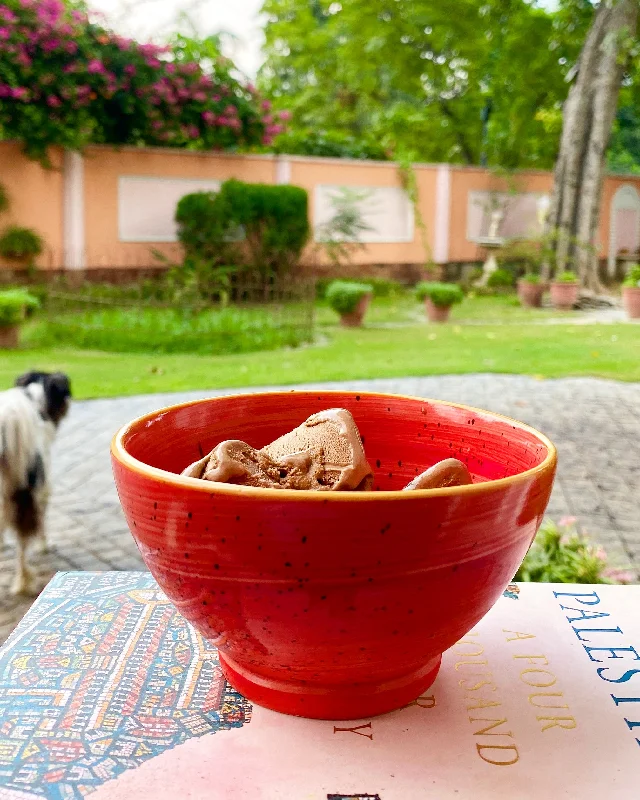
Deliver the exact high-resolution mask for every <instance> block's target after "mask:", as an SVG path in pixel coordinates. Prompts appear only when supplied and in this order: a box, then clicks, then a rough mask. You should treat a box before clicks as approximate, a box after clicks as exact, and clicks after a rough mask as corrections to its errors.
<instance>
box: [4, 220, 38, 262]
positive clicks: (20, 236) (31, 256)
mask: <svg viewBox="0 0 640 800" xmlns="http://www.w3.org/2000/svg"><path fill="white" fill-rule="evenodd" d="M42 250H43V242H42V237H41V236H39V235H38V234H37V233H36V232H35V231H32V230H31V228H20V227H19V226H18V225H11V226H10V227H8V228H6V229H5V230H4V231H3V232H2V234H1V235H0V256H2V257H3V258H6V259H9V260H10V261H14V262H17V263H18V264H19V265H20V266H21V267H27V268H31V267H33V262H34V261H35V259H36V258H37V257H38V256H39V255H40V254H41V253H42Z"/></svg>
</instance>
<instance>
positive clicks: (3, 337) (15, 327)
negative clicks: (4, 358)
mask: <svg viewBox="0 0 640 800" xmlns="http://www.w3.org/2000/svg"><path fill="white" fill-rule="evenodd" d="M39 305H40V303H39V302H38V299H37V298H36V297H34V296H33V295H32V294H29V292H27V291H25V290H24V289H7V290H5V291H3V292H0V349H4V350H8V349H11V348H14V347H17V346H18V339H19V332H20V324H21V323H22V321H23V320H24V319H25V317H26V315H27V310H28V309H33V308H37V307H38V306H39Z"/></svg>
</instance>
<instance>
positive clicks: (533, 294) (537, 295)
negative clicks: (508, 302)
mask: <svg viewBox="0 0 640 800" xmlns="http://www.w3.org/2000/svg"><path fill="white" fill-rule="evenodd" d="M545 289H546V286H545V285H544V283H530V282H529V281H524V280H522V281H518V300H520V302H521V303H522V305H523V306H525V308H540V306H541V305H542V295H543V294H544V290H545Z"/></svg>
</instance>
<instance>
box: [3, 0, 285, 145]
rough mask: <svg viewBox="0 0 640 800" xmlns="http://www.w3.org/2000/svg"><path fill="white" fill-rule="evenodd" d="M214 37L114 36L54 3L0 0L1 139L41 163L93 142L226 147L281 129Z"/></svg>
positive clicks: (80, 10)
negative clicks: (149, 39)
mask: <svg viewBox="0 0 640 800" xmlns="http://www.w3.org/2000/svg"><path fill="white" fill-rule="evenodd" d="M268 111H269V102H268V101H261V100H260V98H259V97H258V96H257V95H256V92H255V89H254V88H253V87H251V86H247V85H244V84H243V83H241V82H240V81H239V80H238V79H237V78H236V77H235V76H234V75H233V74H232V65H231V64H230V62H229V61H228V60H227V59H225V58H223V57H222V56H221V55H220V53H219V50H218V49H216V41H215V40H204V41H202V42H199V41H198V40H191V39H188V38H186V37H176V39H175V41H174V42H173V47H169V46H167V47H160V46H158V45H154V44H140V43H139V42H136V41H134V40H132V39H127V38H124V37H122V36H118V35H116V34H115V33H113V31H110V30H108V29H107V28H105V27H103V26H102V25H100V24H98V23H97V22H95V21H94V20H93V19H92V18H91V17H90V16H88V15H87V13H86V10H85V8H84V6H83V5H82V4H80V3H76V2H69V1H68V2H63V0H0V136H3V137H5V138H14V139H17V140H19V141H21V142H22V143H23V144H24V147H25V150H26V151H27V153H28V154H29V155H31V156H33V157H35V158H39V159H42V160H46V153H47V149H48V148H49V147H50V146H52V145H59V146H63V147H69V148H72V149H81V148H82V147H83V146H84V145H86V144H89V143H92V142H100V143H107V144H134V145H137V144H147V145H171V146H177V147H188V148H191V149H231V148H236V147H247V146H253V145H261V144H263V143H264V144H269V143H270V141H271V137H272V135H273V134H275V133H279V132H280V131H281V130H282V129H281V127H280V126H279V125H277V124H275V120H274V118H273V115H271V114H269V113H267V112H268Z"/></svg>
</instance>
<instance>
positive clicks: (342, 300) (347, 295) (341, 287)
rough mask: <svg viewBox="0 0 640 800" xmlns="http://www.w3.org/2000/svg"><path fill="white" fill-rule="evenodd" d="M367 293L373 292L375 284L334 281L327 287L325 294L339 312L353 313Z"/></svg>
mask: <svg viewBox="0 0 640 800" xmlns="http://www.w3.org/2000/svg"><path fill="white" fill-rule="evenodd" d="M367 294H373V286H371V284H370V283H355V282H353V281H333V283H331V284H330V285H329V286H328V287H327V291H326V294H325V296H326V298H327V301H328V303H329V305H330V306H331V308H332V309H333V310H334V311H335V312H336V313H337V314H351V313H352V312H353V311H354V310H355V308H356V306H357V305H358V303H359V302H360V300H362V298H363V297H364V296H365V295H367Z"/></svg>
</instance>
